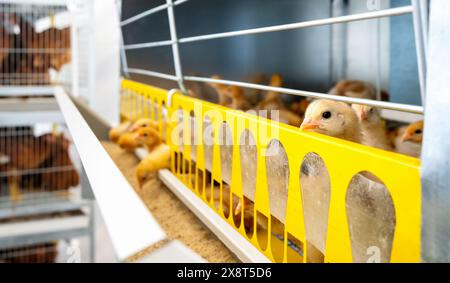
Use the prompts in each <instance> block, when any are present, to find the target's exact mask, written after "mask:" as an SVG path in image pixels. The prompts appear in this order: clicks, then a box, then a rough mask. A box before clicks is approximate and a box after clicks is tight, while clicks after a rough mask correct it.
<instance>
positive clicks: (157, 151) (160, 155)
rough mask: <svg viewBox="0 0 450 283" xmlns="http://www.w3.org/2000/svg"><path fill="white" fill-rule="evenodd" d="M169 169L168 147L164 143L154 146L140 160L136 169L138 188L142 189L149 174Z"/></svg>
mask: <svg viewBox="0 0 450 283" xmlns="http://www.w3.org/2000/svg"><path fill="white" fill-rule="evenodd" d="M169 167H170V147H169V146H168V145H166V144H164V143H161V144H159V145H158V146H156V147H155V148H154V149H153V150H152V152H150V153H149V154H148V155H147V156H146V157H145V158H144V159H142V160H141V162H139V164H138V166H137V168H136V177H137V180H138V184H139V188H142V187H143V186H144V185H145V183H146V182H147V181H148V179H149V177H150V175H151V174H153V173H155V172H157V171H158V170H161V169H167V168H169Z"/></svg>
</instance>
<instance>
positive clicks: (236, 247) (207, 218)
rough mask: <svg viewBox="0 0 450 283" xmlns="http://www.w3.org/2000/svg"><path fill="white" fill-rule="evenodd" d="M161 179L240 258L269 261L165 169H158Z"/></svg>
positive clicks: (247, 260) (244, 260)
mask: <svg viewBox="0 0 450 283" xmlns="http://www.w3.org/2000/svg"><path fill="white" fill-rule="evenodd" d="M158 175H159V178H160V179H161V181H162V182H163V183H164V184H165V185H166V186H167V187H168V188H169V189H170V190H171V191H172V192H173V193H174V194H175V195H176V196H177V197H178V198H179V199H180V200H181V201H182V202H183V203H184V204H185V205H186V206H187V207H188V208H189V209H190V210H191V211H192V212H193V213H194V214H195V215H196V216H197V217H198V218H199V219H200V220H201V221H202V222H203V223H204V224H205V225H206V226H207V227H208V228H209V229H210V230H211V231H212V232H213V233H214V234H216V236H217V237H218V238H219V239H220V240H221V241H222V242H223V243H224V244H225V246H227V248H229V249H230V250H231V251H232V252H233V253H234V254H235V255H236V256H237V257H238V258H239V259H240V260H242V261H243V262H251V263H270V260H269V259H268V258H267V257H266V256H265V255H263V254H262V253H261V252H260V251H259V250H258V249H256V248H255V247H254V246H253V245H252V244H251V243H250V242H249V241H248V240H247V239H246V238H245V237H244V236H242V235H241V234H239V232H238V231H236V230H235V229H234V228H233V227H231V225H230V224H228V223H227V222H226V221H225V220H224V219H222V218H221V217H220V216H219V215H218V214H217V213H216V212H215V211H213V210H212V209H211V208H210V207H209V206H208V205H207V204H206V203H205V202H203V201H202V200H201V199H200V198H199V197H198V196H197V195H196V194H194V192H192V191H191V190H190V189H189V188H188V187H186V185H184V184H183V183H182V182H181V181H180V180H178V179H177V177H175V175H173V174H172V172H170V171H169V170H167V169H164V170H159V174H158Z"/></svg>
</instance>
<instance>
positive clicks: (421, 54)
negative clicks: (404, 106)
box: [411, 0, 427, 105]
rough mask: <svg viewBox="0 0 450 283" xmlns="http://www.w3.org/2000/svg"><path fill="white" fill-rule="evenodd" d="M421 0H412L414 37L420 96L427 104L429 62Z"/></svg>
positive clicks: (423, 103) (423, 102)
mask: <svg viewBox="0 0 450 283" xmlns="http://www.w3.org/2000/svg"><path fill="white" fill-rule="evenodd" d="M419 1H420V0H411V3H412V7H413V22H414V37H415V41H416V53H417V65H418V69H419V84H420V97H421V99H422V105H425V93H426V76H427V63H426V54H425V38H424V34H423V26H422V17H421V5H420V3H419Z"/></svg>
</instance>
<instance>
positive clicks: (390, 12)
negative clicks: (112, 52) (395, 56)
mask: <svg viewBox="0 0 450 283" xmlns="http://www.w3.org/2000/svg"><path fill="white" fill-rule="evenodd" d="M412 11H413V7H412V6H404V7H399V8H392V9H385V10H381V11H375V12H367V13H360V14H354V15H348V16H341V17H334V18H326V19H319V20H312V21H306V22H299V23H292V24H285V25H276V26H269V27H262V28H254V29H246V30H239V31H230V32H222V33H214V34H206V35H199V36H192V37H186V38H181V39H180V40H179V42H180V43H186V42H193V41H200V40H208V39H215V38H225V37H233V36H241V35H248V34H257V33H265V32H274V31H283V30H291V29H299V28H306V27H316V26H323V25H330V24H339V23H347V22H352V21H361V20H368V19H376V18H381V17H390V16H399V15H404V14H409V13H411V12H412Z"/></svg>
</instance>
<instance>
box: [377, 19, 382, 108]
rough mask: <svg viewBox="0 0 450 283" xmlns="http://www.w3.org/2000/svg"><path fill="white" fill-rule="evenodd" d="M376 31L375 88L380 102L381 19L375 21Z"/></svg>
mask: <svg viewBox="0 0 450 283" xmlns="http://www.w3.org/2000/svg"><path fill="white" fill-rule="evenodd" d="M376 29H377V35H376V38H377V46H376V52H377V55H376V60H377V74H376V87H377V100H381V19H377V20H376Z"/></svg>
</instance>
